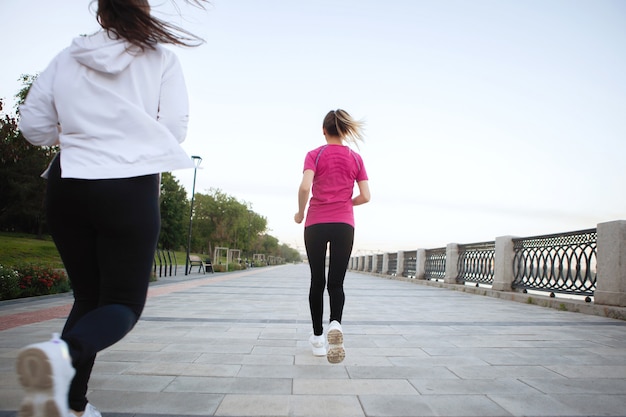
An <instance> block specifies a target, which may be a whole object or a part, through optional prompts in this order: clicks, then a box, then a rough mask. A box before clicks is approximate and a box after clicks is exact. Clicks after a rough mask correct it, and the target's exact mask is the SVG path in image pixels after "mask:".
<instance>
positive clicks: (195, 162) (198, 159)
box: [185, 155, 202, 275]
mask: <svg viewBox="0 0 626 417" xmlns="http://www.w3.org/2000/svg"><path fill="white" fill-rule="evenodd" d="M191 159H193V165H194V167H193V186H192V187H191V207H190V208H189V232H188V233H187V258H186V259H185V275H188V274H189V249H190V248H191V222H192V220H193V200H194V197H195V195H196V172H197V171H198V167H199V166H200V163H201V162H202V158H201V157H199V156H197V155H194V156H192V157H191Z"/></svg>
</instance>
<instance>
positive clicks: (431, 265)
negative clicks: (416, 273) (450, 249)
mask: <svg viewBox="0 0 626 417" xmlns="http://www.w3.org/2000/svg"><path fill="white" fill-rule="evenodd" d="M445 277H446V248H437V249H427V250H426V260H425V265H424V278H425V279H427V280H431V281H438V280H443V279H444V278H445Z"/></svg>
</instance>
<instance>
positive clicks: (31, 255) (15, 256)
mask: <svg viewBox="0 0 626 417" xmlns="http://www.w3.org/2000/svg"><path fill="white" fill-rule="evenodd" d="M175 253H176V262H177V263H178V265H185V257H186V256H187V254H186V252H184V251H176V252H175ZM200 257H201V258H202V259H204V258H206V257H209V256H208V255H200ZM24 264H36V265H50V266H52V267H53V268H63V262H61V256H60V255H59V252H58V251H57V248H56V247H55V246H54V242H53V241H52V238H51V237H50V236H44V237H43V238H42V239H38V238H36V237H35V236H33V235H26V234H20V233H7V232H0V265H4V266H10V267H15V266H17V265H24Z"/></svg>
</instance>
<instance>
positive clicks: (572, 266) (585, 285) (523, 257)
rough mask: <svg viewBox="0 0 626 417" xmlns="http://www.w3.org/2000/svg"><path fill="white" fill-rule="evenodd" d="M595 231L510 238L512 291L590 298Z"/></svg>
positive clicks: (592, 282) (592, 290)
mask: <svg viewBox="0 0 626 417" xmlns="http://www.w3.org/2000/svg"><path fill="white" fill-rule="evenodd" d="M597 238H598V236H597V231H596V229H588V230H581V231H577V232H569V233H560V234H554V235H545V236H535V237H527V238H521V239H513V248H514V251H515V257H514V260H513V274H514V277H515V278H514V280H513V284H512V286H513V288H518V289H519V288H521V289H524V290H530V289H532V290H538V291H548V292H550V296H554V293H555V292H558V293H563V294H572V295H582V296H587V301H590V297H592V296H593V294H594V291H595V288H596V278H597V276H596V266H597V255H596V244H597Z"/></svg>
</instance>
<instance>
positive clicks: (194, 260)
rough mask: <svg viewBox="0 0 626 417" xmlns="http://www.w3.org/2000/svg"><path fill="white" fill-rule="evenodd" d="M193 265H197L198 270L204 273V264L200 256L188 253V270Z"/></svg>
mask: <svg viewBox="0 0 626 417" xmlns="http://www.w3.org/2000/svg"><path fill="white" fill-rule="evenodd" d="M194 266H197V267H198V272H200V271H202V273H203V274H206V265H205V264H204V261H203V260H202V258H200V257H199V256H198V255H189V272H191V269H192V268H193V267H194Z"/></svg>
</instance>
